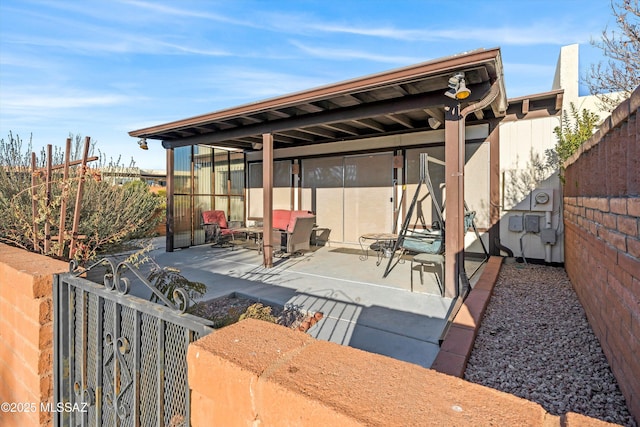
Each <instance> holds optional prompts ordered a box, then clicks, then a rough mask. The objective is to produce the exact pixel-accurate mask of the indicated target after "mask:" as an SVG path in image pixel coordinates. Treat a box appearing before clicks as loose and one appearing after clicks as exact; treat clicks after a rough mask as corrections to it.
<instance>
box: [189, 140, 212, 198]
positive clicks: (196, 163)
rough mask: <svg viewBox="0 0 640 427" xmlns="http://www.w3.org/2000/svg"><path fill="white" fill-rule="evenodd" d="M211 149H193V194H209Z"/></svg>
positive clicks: (200, 147)
mask: <svg viewBox="0 0 640 427" xmlns="http://www.w3.org/2000/svg"><path fill="white" fill-rule="evenodd" d="M212 152H213V150H212V149H211V147H206V146H203V145H196V146H195V147H193V175H194V176H193V187H194V189H193V194H211V188H212V176H213V164H212V160H211V155H212Z"/></svg>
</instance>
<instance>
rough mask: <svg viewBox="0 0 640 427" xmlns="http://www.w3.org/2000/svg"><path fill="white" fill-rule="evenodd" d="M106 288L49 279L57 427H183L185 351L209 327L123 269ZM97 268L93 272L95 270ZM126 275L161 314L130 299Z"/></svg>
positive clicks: (180, 299)
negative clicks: (150, 297)
mask: <svg viewBox="0 0 640 427" xmlns="http://www.w3.org/2000/svg"><path fill="white" fill-rule="evenodd" d="M101 262H106V263H107V264H108V265H109V267H110V270H111V271H109V272H107V274H105V276H104V284H99V283H95V282H91V281H89V280H86V279H84V278H81V277H78V276H79V274H81V273H82V272H79V271H78V270H77V266H76V265H75V264H73V263H72V265H71V269H70V272H69V273H64V274H59V275H55V276H54V285H53V287H54V402H55V405H52V408H51V409H52V411H53V412H54V424H55V425H58V426H66V425H69V426H78V425H82V426H85V425H87V426H172V427H177V426H182V425H184V426H188V425H189V416H190V414H189V409H190V408H189V406H190V392H189V386H188V384H187V362H186V354H187V347H188V345H189V343H190V342H192V341H195V340H197V339H199V338H201V337H202V336H204V335H207V334H208V333H210V332H211V331H212V330H213V329H212V328H211V327H210V325H211V323H210V322H208V321H207V320H205V319H202V318H199V317H196V316H192V315H190V314H187V313H185V311H186V309H187V305H188V300H187V296H186V293H185V292H184V291H183V290H180V289H178V290H176V292H174V298H173V299H174V301H176V303H174V302H173V301H171V300H170V299H169V298H167V297H166V296H165V295H163V294H162V293H161V292H160V291H159V290H158V289H156V288H155V287H154V286H153V285H151V284H150V283H149V282H148V281H147V280H146V279H145V278H144V277H143V276H142V275H141V274H140V272H138V271H137V270H136V269H135V268H133V267H132V266H131V265H129V264H127V263H120V264H118V265H117V266H116V265H115V264H114V263H113V262H111V261H110V260H102V261H101ZM94 265H95V264H94ZM126 270H129V271H131V272H132V273H133V274H135V275H136V276H137V277H138V278H139V279H140V281H141V282H142V283H144V284H145V285H146V286H147V287H149V288H150V289H151V290H152V292H153V293H154V294H155V295H156V296H157V297H158V299H159V300H161V301H162V302H164V304H165V305H166V306H162V305H160V304H157V303H153V302H150V301H147V300H144V299H142V298H138V297H135V296H132V295H129V294H128V292H129V287H130V283H129V279H128V278H126V277H123V272H124V271H126Z"/></svg>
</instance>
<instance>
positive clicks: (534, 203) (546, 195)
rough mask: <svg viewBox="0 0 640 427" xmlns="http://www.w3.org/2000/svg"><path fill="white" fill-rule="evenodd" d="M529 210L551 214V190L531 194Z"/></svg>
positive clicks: (543, 189) (545, 189) (544, 189)
mask: <svg viewBox="0 0 640 427" xmlns="http://www.w3.org/2000/svg"><path fill="white" fill-rule="evenodd" d="M531 210H532V211H537V212H551V211H552V210H553V190H552V189H550V188H542V189H539V190H533V192H532V193H531Z"/></svg>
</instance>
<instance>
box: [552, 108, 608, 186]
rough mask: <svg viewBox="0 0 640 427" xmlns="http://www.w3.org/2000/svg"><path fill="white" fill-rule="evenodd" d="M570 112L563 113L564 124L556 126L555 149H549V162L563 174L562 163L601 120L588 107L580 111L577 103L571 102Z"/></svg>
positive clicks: (576, 149) (554, 131)
mask: <svg viewBox="0 0 640 427" xmlns="http://www.w3.org/2000/svg"><path fill="white" fill-rule="evenodd" d="M570 109H571V110H570V112H567V111H566V110H565V111H563V113H562V125H561V126H556V127H555V129H553V133H554V134H555V135H556V140H557V142H556V145H555V148H554V149H553V150H547V152H546V155H547V163H548V164H550V165H551V166H552V167H554V168H556V169H559V170H560V171H561V176H562V170H563V167H562V164H563V163H564V162H565V161H566V160H567V159H569V157H571V156H572V155H573V154H574V153H575V152H576V151H578V148H580V146H581V145H582V144H583V143H584V142H585V141H586V140H588V139H589V138H591V136H592V135H593V131H594V129H595V128H596V125H597V124H598V122H599V121H600V117H599V116H598V115H597V114H595V113H593V112H591V111H589V110H586V109H583V110H582V111H578V109H577V108H576V106H575V104H574V103H573V102H572V103H571V104H570Z"/></svg>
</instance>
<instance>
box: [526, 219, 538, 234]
mask: <svg viewBox="0 0 640 427" xmlns="http://www.w3.org/2000/svg"><path fill="white" fill-rule="evenodd" d="M524 231H526V232H527V233H539V232H540V216H539V215H525V217H524Z"/></svg>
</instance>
